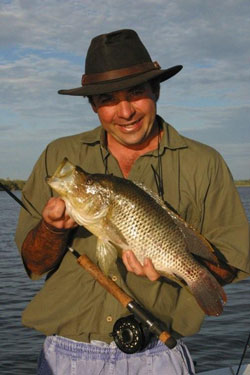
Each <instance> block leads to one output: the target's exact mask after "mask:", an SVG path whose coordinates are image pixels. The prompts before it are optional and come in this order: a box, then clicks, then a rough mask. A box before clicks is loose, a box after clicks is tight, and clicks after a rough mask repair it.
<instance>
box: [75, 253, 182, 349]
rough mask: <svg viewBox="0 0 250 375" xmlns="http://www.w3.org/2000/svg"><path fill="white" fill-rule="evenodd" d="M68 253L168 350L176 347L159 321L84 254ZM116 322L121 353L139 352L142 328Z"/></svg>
mask: <svg viewBox="0 0 250 375" xmlns="http://www.w3.org/2000/svg"><path fill="white" fill-rule="evenodd" d="M68 249H69V251H70V252H71V253H72V254H73V255H74V256H75V257H76V258H77V261H78V263H79V264H80V265H81V266H82V267H83V268H84V269H85V270H86V271H87V272H89V273H90V274H91V276H92V277H93V278H94V279H95V280H96V281H98V282H99V284H100V285H101V286H102V287H104V289H106V290H107V291H108V292H109V293H110V294H112V295H113V296H114V297H115V298H116V299H117V300H118V301H119V302H120V303H121V304H122V305H123V307H125V308H127V309H128V310H129V311H130V312H131V313H132V314H133V315H134V316H135V318H136V320H137V321H138V322H139V323H141V324H143V325H144V327H145V328H147V329H148V330H149V332H151V333H152V334H153V335H155V336H156V337H158V339H159V340H160V341H161V342H162V343H164V344H165V345H166V346H167V347H168V348H170V349H172V348H174V347H175V346H176V340H175V338H174V337H173V336H171V335H170V334H169V333H168V332H167V331H166V330H165V327H164V325H163V323H162V322H161V321H159V320H158V319H156V318H155V317H154V316H153V315H152V314H151V313H149V312H148V311H147V310H145V309H144V308H143V307H142V306H140V305H139V304H138V303H137V302H136V301H135V300H134V299H133V298H132V297H131V296H129V295H128V294H127V293H125V292H124V291H123V290H122V289H121V288H120V287H119V286H118V285H117V284H116V283H115V282H114V281H112V280H111V279H110V278H109V277H107V276H105V275H104V273H103V272H102V271H101V270H100V268H99V267H98V266H97V265H96V264H95V263H93V262H92V261H91V260H90V259H89V257H88V256H87V255H85V254H83V255H80V254H79V253H78V252H77V251H76V250H74V249H72V248H71V247H68ZM122 319H123V320H121V321H120V322H119V320H118V321H117V322H116V323H117V324H115V326H114V330H113V333H112V334H111V335H112V336H113V337H114V340H115V342H116V344H117V346H118V347H119V349H121V350H122V351H123V352H125V353H130V354H131V353H135V352H137V351H138V350H141V349H142V348H143V347H144V344H146V342H144V341H146V337H145V338H144V337H143V335H144V333H145V332H144V331H143V328H142V327H139V326H138V324H136V321H133V320H131V318H129V319H128V320H126V318H122Z"/></svg>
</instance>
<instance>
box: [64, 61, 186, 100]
mask: <svg viewBox="0 0 250 375" xmlns="http://www.w3.org/2000/svg"><path fill="white" fill-rule="evenodd" d="M182 68H183V66H182V65H176V66H173V67H171V68H168V69H160V70H150V71H149V72H145V73H141V74H136V75H130V76H126V77H122V78H118V79H113V80H111V81H105V82H102V83H100V82H98V83H92V84H88V85H84V86H81V87H76V88H74V89H69V90H59V91H58V94H61V95H73V96H88V95H98V94H105V93H109V92H112V91H118V90H124V89H127V88H129V87H133V86H137V85H140V84H142V83H144V82H147V81H149V80H151V79H154V78H157V77H158V78H159V80H160V82H163V81H166V80H167V79H169V78H171V77H173V76H174V75H175V74H177V73H178V72H179V71H180V70H181V69H182Z"/></svg>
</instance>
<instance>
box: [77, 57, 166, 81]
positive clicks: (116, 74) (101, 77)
mask: <svg viewBox="0 0 250 375" xmlns="http://www.w3.org/2000/svg"><path fill="white" fill-rule="evenodd" d="M155 69H161V67H160V65H159V64H158V62H157V61H154V62H151V61H150V62H145V63H142V64H137V65H133V66H130V67H129V68H124V69H116V70H109V71H108V72H104V73H94V74H83V76H82V86H84V85H89V84H93V83H99V82H104V81H111V80H112V79H117V78H123V77H126V76H130V75H133V74H138V73H139V74H140V73H145V72H149V71H150V70H155Z"/></svg>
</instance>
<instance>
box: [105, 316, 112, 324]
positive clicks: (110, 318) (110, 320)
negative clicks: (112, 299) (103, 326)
mask: <svg viewBox="0 0 250 375" xmlns="http://www.w3.org/2000/svg"><path fill="white" fill-rule="evenodd" d="M106 320H107V322H108V323H110V322H112V320H113V318H112V316H110V315H109V316H107V318H106Z"/></svg>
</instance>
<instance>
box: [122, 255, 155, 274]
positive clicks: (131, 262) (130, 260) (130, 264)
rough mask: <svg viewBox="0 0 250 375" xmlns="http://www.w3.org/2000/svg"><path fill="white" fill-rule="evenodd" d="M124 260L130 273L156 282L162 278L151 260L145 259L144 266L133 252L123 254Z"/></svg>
mask: <svg viewBox="0 0 250 375" xmlns="http://www.w3.org/2000/svg"><path fill="white" fill-rule="evenodd" d="M122 260H123V263H124V264H125V266H126V268H127V270H128V271H129V272H133V273H135V274H136V275H138V276H146V277H147V278H148V279H149V280H151V281H156V280H157V279H159V277H160V274H159V273H158V272H157V271H156V270H155V268H154V266H153V263H152V261H151V259H149V258H145V259H144V264H143V265H141V263H140V262H139V261H138V259H137V258H136V256H135V254H134V253H133V251H131V250H126V251H124V252H123V254H122Z"/></svg>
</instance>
